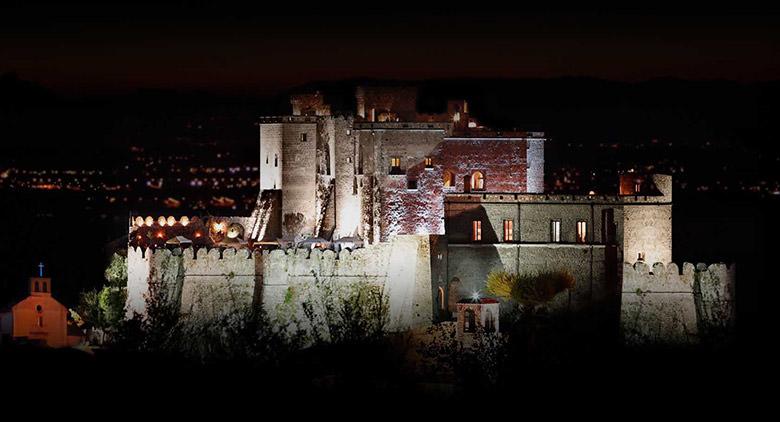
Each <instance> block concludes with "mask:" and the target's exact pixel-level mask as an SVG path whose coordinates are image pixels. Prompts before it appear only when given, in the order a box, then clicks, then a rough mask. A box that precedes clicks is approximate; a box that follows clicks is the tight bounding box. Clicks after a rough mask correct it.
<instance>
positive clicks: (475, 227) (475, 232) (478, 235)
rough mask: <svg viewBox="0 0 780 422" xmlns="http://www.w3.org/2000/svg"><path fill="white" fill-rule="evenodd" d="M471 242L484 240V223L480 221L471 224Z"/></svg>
mask: <svg viewBox="0 0 780 422" xmlns="http://www.w3.org/2000/svg"><path fill="white" fill-rule="evenodd" d="M471 240H473V241H475V242H478V241H480V240H482V222H481V221H479V220H474V221H472V222H471Z"/></svg>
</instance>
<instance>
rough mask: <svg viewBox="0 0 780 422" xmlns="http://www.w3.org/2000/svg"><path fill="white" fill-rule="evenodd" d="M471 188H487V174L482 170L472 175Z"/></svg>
mask: <svg viewBox="0 0 780 422" xmlns="http://www.w3.org/2000/svg"><path fill="white" fill-rule="evenodd" d="M471 190H485V176H484V175H483V174H482V172H480V171H475V172H474V174H472V175H471Z"/></svg>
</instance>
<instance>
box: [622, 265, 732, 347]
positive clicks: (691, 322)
mask: <svg viewBox="0 0 780 422" xmlns="http://www.w3.org/2000/svg"><path fill="white" fill-rule="evenodd" d="M680 270H681V269H680V268H679V267H678V266H677V264H675V263H670V264H667V265H664V264H662V263H660V262H658V263H655V264H653V266H652V267H650V266H648V265H647V264H645V263H643V262H637V263H635V264H634V265H631V264H624V266H623V287H622V301H621V302H622V303H621V317H620V322H621V331H622V333H623V337H624V342H625V343H626V344H629V345H638V344H695V343H698V342H700V341H701V340H702V336H708V335H711V334H713V327H717V328H723V329H724V330H726V331H728V330H729V329H730V328H733V324H734V307H733V304H734V282H735V272H734V266H733V265H732V266H731V267H728V266H726V265H725V264H711V265H709V266H707V265H705V264H698V265H696V266H694V265H693V264H691V263H688V262H686V263H684V264H683V266H682V271H680ZM724 333H725V332H724Z"/></svg>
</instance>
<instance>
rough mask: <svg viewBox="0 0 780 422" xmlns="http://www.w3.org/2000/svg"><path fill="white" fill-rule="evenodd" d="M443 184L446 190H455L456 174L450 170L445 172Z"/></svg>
mask: <svg viewBox="0 0 780 422" xmlns="http://www.w3.org/2000/svg"><path fill="white" fill-rule="evenodd" d="M443 182H444V187H445V188H454V187H455V174H453V173H452V172H451V171H449V170H444V175H443Z"/></svg>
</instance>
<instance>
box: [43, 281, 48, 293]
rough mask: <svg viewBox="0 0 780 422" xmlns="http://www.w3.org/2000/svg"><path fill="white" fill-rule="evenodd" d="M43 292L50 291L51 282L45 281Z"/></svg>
mask: <svg viewBox="0 0 780 422" xmlns="http://www.w3.org/2000/svg"><path fill="white" fill-rule="evenodd" d="M43 292H44V293H49V283H47V282H45V281H44V282H43Z"/></svg>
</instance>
